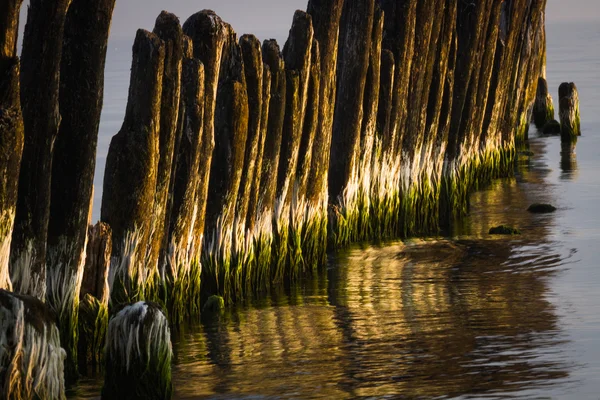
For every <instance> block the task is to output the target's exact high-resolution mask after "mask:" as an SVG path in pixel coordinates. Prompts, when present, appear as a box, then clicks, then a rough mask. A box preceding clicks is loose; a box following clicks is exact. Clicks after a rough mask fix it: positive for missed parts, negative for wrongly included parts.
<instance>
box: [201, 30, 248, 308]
mask: <svg viewBox="0 0 600 400" xmlns="http://www.w3.org/2000/svg"><path fill="white" fill-rule="evenodd" d="M224 28H225V30H226V32H227V33H226V38H227V39H226V41H225V44H224V46H223V57H222V60H221V71H220V76H219V86H218V90H217V106H216V111H215V150H214V156H213V162H212V167H211V173H210V179H209V189H208V200H207V210H206V228H205V232H206V234H205V244H204V253H205V254H204V255H203V259H204V260H205V261H206V262H205V264H204V266H205V267H207V268H205V269H204V271H205V272H207V277H209V278H210V279H211V280H214V281H213V282H210V283H209V282H208V280H204V282H203V283H205V284H208V285H209V286H207V287H210V284H214V285H216V286H215V287H213V288H212V290H218V292H219V293H220V294H223V296H224V297H225V298H226V299H228V300H229V299H231V296H232V295H233V294H234V292H237V291H236V290H235V289H234V288H232V287H231V285H232V284H237V283H239V279H238V278H239V277H240V275H239V274H238V273H237V272H238V270H236V271H235V272H236V274H234V271H233V268H231V266H232V265H231V261H232V255H234V256H235V257H236V259H238V258H243V255H238V254H233V250H234V249H237V248H240V247H242V246H241V245H240V242H243V241H244V239H245V238H244V236H243V227H244V226H245V221H246V216H245V215H236V203H237V199H238V191H239V188H240V182H241V179H242V174H243V172H244V157H245V150H246V140H247V136H248V93H247V90H246V79H245V75H244V61H243V58H242V52H241V49H240V46H239V44H238V41H237V37H236V34H235V32H234V31H233V29H232V28H231V26H229V25H228V24H224ZM238 224H240V225H238ZM240 228H242V229H240Z"/></svg>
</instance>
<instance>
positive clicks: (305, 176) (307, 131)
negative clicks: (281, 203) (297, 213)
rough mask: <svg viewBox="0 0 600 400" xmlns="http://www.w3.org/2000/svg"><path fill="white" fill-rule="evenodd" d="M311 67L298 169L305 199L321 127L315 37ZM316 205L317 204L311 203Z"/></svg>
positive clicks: (317, 47)
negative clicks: (317, 136)
mask: <svg viewBox="0 0 600 400" xmlns="http://www.w3.org/2000/svg"><path fill="white" fill-rule="evenodd" d="M311 52H312V55H311V67H310V74H309V82H308V92H307V101H306V110H305V113H304V124H303V127H302V139H301V142H300V152H299V154H298V168H297V171H296V176H297V177H298V178H297V184H298V199H304V198H305V197H306V194H307V190H308V186H309V180H310V179H311V178H312V176H311V174H310V173H311V163H312V157H313V153H314V141H315V137H316V134H317V130H318V128H319V119H318V118H319V109H320V103H321V99H320V98H319V93H320V87H321V86H320V85H321V54H320V51H319V42H317V40H316V39H313V42H312V49H311ZM311 205H314V206H316V204H314V203H311Z"/></svg>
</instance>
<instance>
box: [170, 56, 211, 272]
mask: <svg viewBox="0 0 600 400" xmlns="http://www.w3.org/2000/svg"><path fill="white" fill-rule="evenodd" d="M181 76H182V80H181V107H182V108H183V112H182V113H181V115H182V117H183V121H182V124H183V125H182V134H181V142H180V145H179V149H178V154H177V156H176V162H177V167H176V170H175V174H174V176H173V181H174V182H173V183H174V189H173V209H172V212H171V223H170V235H169V236H170V237H169V249H168V252H167V254H168V257H167V264H168V266H169V268H168V270H169V272H170V274H171V278H175V277H176V276H177V274H178V271H179V269H180V268H184V269H186V268H189V265H190V264H191V263H193V262H198V261H199V257H200V248H199V247H196V246H197V245H198V242H197V240H196V239H195V238H194V234H193V232H194V226H195V224H196V221H197V220H198V219H199V218H200V215H198V213H199V212H200V211H201V210H200V206H199V204H198V196H199V193H198V191H199V189H200V186H201V182H200V164H201V163H202V160H201V156H202V146H203V143H202V142H203V140H204V138H203V132H204V125H205V124H204V106H205V103H204V99H205V92H204V82H205V79H204V66H203V64H202V62H200V60H198V59H195V58H186V59H185V60H184V61H183V71H182V75H181Z"/></svg>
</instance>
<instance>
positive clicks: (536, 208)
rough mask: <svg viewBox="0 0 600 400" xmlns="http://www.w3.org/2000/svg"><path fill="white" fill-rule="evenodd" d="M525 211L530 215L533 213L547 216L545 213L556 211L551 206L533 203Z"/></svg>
mask: <svg viewBox="0 0 600 400" xmlns="http://www.w3.org/2000/svg"><path fill="white" fill-rule="evenodd" d="M527 211H529V212H530V213H534V214H547V213H553V212H554V211H556V207H554V206H553V205H551V204H540V203H535V204H532V205H531V206H529V208H528V209H527Z"/></svg>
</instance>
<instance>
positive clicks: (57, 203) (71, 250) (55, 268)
mask: <svg viewBox="0 0 600 400" xmlns="http://www.w3.org/2000/svg"><path fill="white" fill-rule="evenodd" d="M114 5H115V0H102V1H96V0H73V1H72V3H71V6H70V7H69V10H68V12H67V17H66V20H65V28H64V36H63V44H62V58H61V64H60V65H61V66H60V92H59V103H60V104H59V110H60V115H61V122H60V128H59V132H58V136H57V138H56V141H55V143H54V155H53V161H52V183H51V196H50V220H49V224H48V248H47V257H46V266H47V290H48V293H47V301H48V304H49V305H50V307H52V308H53V309H54V310H55V311H56V313H57V315H59V318H60V320H59V329H60V332H61V343H62V345H63V347H64V348H65V350H66V351H67V362H66V364H65V376H66V378H67V380H68V381H71V380H75V379H76V377H77V318H78V309H79V289H80V285H81V276H82V274H83V267H84V263H85V259H84V258H85V246H86V238H87V230H88V220H89V217H90V211H91V207H92V197H93V196H92V193H93V183H94V172H95V167H96V145H97V142H98V128H99V126H100V114H101V111H102V101H103V97H104V65H105V60H106V47H107V43H108V34H109V29H110V23H111V19H112V13H113V8H114Z"/></svg>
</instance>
